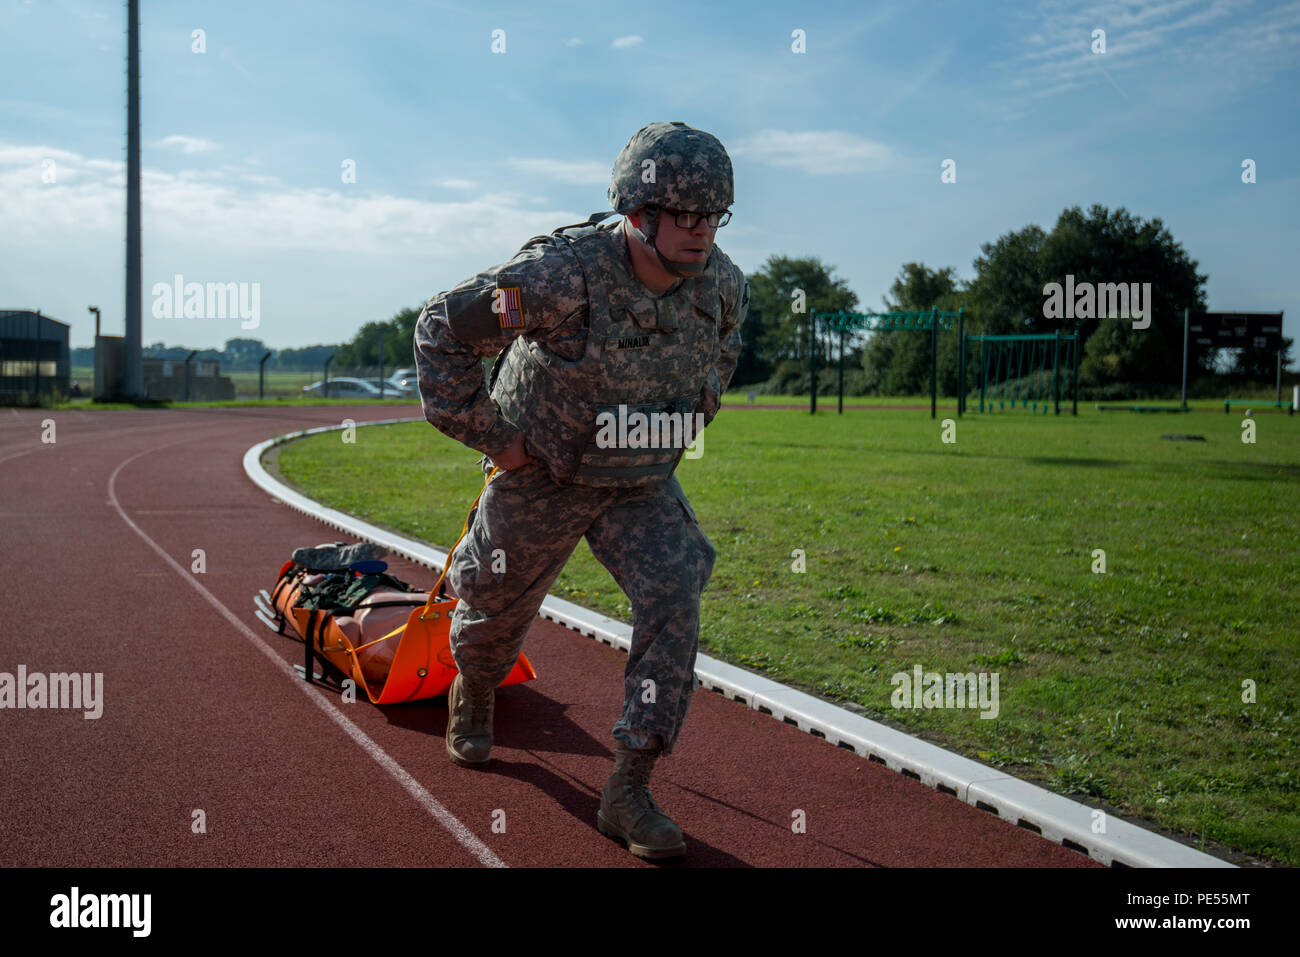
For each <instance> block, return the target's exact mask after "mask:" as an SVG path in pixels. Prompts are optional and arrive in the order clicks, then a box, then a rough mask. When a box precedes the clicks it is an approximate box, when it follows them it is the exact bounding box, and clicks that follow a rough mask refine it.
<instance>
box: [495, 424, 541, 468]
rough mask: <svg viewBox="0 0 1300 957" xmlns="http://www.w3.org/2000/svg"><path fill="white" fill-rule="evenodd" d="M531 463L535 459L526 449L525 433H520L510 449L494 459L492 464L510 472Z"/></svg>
mask: <svg viewBox="0 0 1300 957" xmlns="http://www.w3.org/2000/svg"><path fill="white" fill-rule="evenodd" d="M531 461H533V457H532V456H531V455H529V454H528V452H527V451H526V450H525V449H524V433H522V432H520V433H519V434H518V435H516V436H515V440H514V441H513V442H511V443H510V448H508V449H506V450H505V451H504V452H502V453H501V454H500V455H498V456H496V457H495V458H494V459H492V464H493V465H495V466H497V467H498V468H503V469H506V470H507V471H509V470H510V469H517V468H521V467H523V466H525V465H527V464H528V463H529V462H531Z"/></svg>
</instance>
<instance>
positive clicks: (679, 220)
mask: <svg viewBox="0 0 1300 957" xmlns="http://www.w3.org/2000/svg"><path fill="white" fill-rule="evenodd" d="M660 209H663V207H662V206H661V207H660ZM663 211H664V212H665V213H667V214H668V215H669V216H671V217H672V218H673V222H675V223H676V224H677V228H678V229H694V228H695V227H696V225H697V224H698V223H699V221H700V220H701V219H703V220H705V221H706V222H707V223H708V224H709V225H710V226H712V227H713V228H714V229H717V228H718V227H719V226H725V225H727V223H729V222H731V210H729V209H724V210H723V211H722V212H720V213H691V212H685V211H683V210H677V209H663Z"/></svg>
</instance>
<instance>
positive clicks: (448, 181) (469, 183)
mask: <svg viewBox="0 0 1300 957" xmlns="http://www.w3.org/2000/svg"><path fill="white" fill-rule="evenodd" d="M433 185H435V186H441V187H442V188H443V189H473V188H474V187H475V186H476V185H477V184H476V183H475V182H474V181H473V180H472V179H457V178H456V177H454V176H447V177H444V178H443V179H440V180H438V181H437V182H435V183H434V184H433Z"/></svg>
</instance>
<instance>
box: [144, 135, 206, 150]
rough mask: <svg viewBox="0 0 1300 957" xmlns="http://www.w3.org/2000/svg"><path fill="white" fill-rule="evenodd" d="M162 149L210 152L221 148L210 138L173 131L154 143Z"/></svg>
mask: <svg viewBox="0 0 1300 957" xmlns="http://www.w3.org/2000/svg"><path fill="white" fill-rule="evenodd" d="M154 145H155V146H161V147H163V148H164V149H174V150H180V151H181V152H182V153H211V152H212V151H213V150H219V149H221V147H220V146H218V145H217V144H216V143H214V142H212V141H211V140H203V139H199V138H198V137H194V136H182V135H181V134H180V133H173V134H172V135H171V136H166V137H164V138H163V139H161V140H159V141H158V142H157V143H155V144H154Z"/></svg>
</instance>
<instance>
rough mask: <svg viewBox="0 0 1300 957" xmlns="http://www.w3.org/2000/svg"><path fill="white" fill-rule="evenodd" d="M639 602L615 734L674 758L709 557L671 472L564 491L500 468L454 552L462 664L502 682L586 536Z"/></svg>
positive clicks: (455, 635)
mask: <svg viewBox="0 0 1300 957" xmlns="http://www.w3.org/2000/svg"><path fill="white" fill-rule="evenodd" d="M584 535H585V536H586V538H587V544H588V545H589V546H590V547H591V551H592V554H593V555H595V556H596V559H597V561H599V562H600V563H601V564H602V565H604V566H605V567H606V568H607V569H609V571H610V574H612V575H613V576H614V580H615V581H616V582H617V583H618V585H619V587H620V588H622V589H623V591H624V592H625V593H626V594H627V597H628V599H629V600H630V601H631V604H632V647H631V650H630V652H629V654H628V661H627V668H626V670H625V671H624V675H623V713H622V716H621V717H620V718H619V720H618V722H617V723H616V724H615V725H614V737H615V738H616V739H617V740H619V741H622V742H623V743H625V744H627V745H629V746H631V747H634V748H644V747H648V746H651V745H652V743H653V742H652V741H651V737H650V736H651V735H655V734H657V735H659V736H660V738H661V739H662V744H663V749H664V751H665V752H670V751H672V749H673V746H674V744H675V743H676V741H677V735H678V734H679V733H680V731H681V728H682V724H683V722H684V721H685V720H686V711H687V709H688V708H689V707H690V702H691V695H692V694H693V693H694V690H695V655H696V651H697V649H698V646H699V633H700V595H701V594H702V593H703V591H704V588H705V586H706V585H707V584H708V581H709V576H710V575H711V574H712V572H713V561H714V550H713V546H712V544H710V542H709V540H708V538H707V537H706V536H705V535H704V532H703V531H701V529H700V526H699V523H698V522H697V521H696V518H695V512H694V510H693V509H692V508H691V505H690V502H689V501H688V500H687V498H686V493H685V492H683V491H682V487H681V485H680V484H679V483H678V481H677V479H676V477H675V476H670V477H669V478H668V479H667V480H665V481H664V482H663V483H661V484H659V485H657V486H653V487H650V488H593V487H588V486H579V485H570V486H560V485H557V484H556V483H555V482H554V481H553V480H552V479H551V477H550V474H549V473H548V472H547V470H546V469H545V467H543V466H541V465H540V464H537V463H529V464H528V465H525V466H523V467H522V468H519V469H512V470H508V471H507V470H502V471H500V472H498V473H497V474H496V477H495V478H493V479H492V481H491V482H490V483H489V484H488V487H487V489H486V490H485V491H484V492H483V496H482V498H481V499H480V500H479V504H478V507H477V509H475V511H474V514H473V516H472V518H471V520H470V526H469V529H468V531H467V532H466V534H465V538H464V539H463V540H462V541H461V543H460V545H459V546H457V548H456V550H455V552H454V553H453V556H452V561H451V566H450V568H449V569H448V570H447V581H448V584H450V586H451V588H452V589H453V590H454V591H455V593H456V596H457V597H458V598H459V599H460V603H459V604H458V605H457V608H456V611H455V614H454V615H453V616H452V624H451V651H452V655H453V657H454V658H455V660H456V666H457V668H459V669H460V670H461V672H463V673H464V674H465V675H466V677H467V678H469V679H471V680H473V681H475V682H476V683H491V684H493V685H499V684H500V683H501V682H502V681H504V680H505V678H506V675H508V674H509V673H510V669H511V668H513V667H514V664H515V660H516V659H517V658H518V657H519V652H520V650H521V649H522V647H523V644H524V638H525V636H526V635H527V633H528V628H529V626H530V625H531V624H532V622H533V619H534V618H535V617H536V615H537V612H538V609H539V608H541V605H542V602H543V600H545V598H546V593H547V591H548V590H549V589H550V587H551V586H552V585H553V584H554V583H555V580H556V578H558V577H559V574H560V571H561V570H562V569H563V568H564V565H565V563H566V562H567V561H568V560H569V556H570V555H571V554H573V550H574V548H576V547H577V545H578V541H579V539H581V538H582V537H583V536H584Z"/></svg>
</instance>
